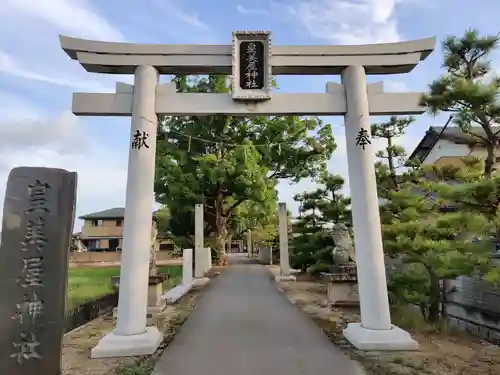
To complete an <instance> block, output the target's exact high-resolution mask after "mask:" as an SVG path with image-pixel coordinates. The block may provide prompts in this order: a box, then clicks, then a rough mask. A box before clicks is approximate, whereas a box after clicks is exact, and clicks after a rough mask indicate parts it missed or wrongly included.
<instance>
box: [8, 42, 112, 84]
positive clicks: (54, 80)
mask: <svg viewBox="0 0 500 375" xmlns="http://www.w3.org/2000/svg"><path fill="white" fill-rule="evenodd" d="M62 53H63V52H62V50H61V54H62ZM0 73H4V74H8V75H11V76H14V77H18V78H23V79H27V80H32V81H39V82H45V83H50V84H54V85H57V86H65V87H73V88H75V89H80V90H85V91H97V92H102V91H110V90H112V88H113V86H112V85H105V84H103V83H101V82H98V81H94V80H91V79H83V78H78V77H76V76H74V75H73V76H68V77H66V78H65V77H64V76H65V75H66V76H67V75H68V74H64V72H61V71H59V72H58V73H56V72H53V73H52V74H50V73H48V74H47V73H44V72H37V71H36V69H27V68H24V67H23V66H22V64H21V63H20V62H19V61H17V60H16V59H14V57H12V56H10V55H8V54H7V53H5V52H3V51H1V50H0Z"/></svg>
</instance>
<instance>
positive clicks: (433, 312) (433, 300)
mask: <svg viewBox="0 0 500 375" xmlns="http://www.w3.org/2000/svg"><path fill="white" fill-rule="evenodd" d="M425 269H426V270H427V273H428V274H429V305H428V309H427V317H426V320H427V321H428V322H429V323H436V322H438V321H439V318H440V314H439V313H440V311H441V309H440V305H441V284H440V282H439V278H438V276H437V275H436V273H435V272H434V270H433V269H432V268H431V267H430V266H425Z"/></svg>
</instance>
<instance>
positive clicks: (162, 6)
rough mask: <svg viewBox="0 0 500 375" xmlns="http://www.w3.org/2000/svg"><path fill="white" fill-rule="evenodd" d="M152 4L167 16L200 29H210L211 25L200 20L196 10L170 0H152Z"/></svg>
mask: <svg viewBox="0 0 500 375" xmlns="http://www.w3.org/2000/svg"><path fill="white" fill-rule="evenodd" d="M151 3H152V5H153V6H154V7H155V8H156V9H157V10H158V11H160V12H161V13H162V14H164V15H165V16H170V17H174V18H177V19H179V20H181V21H182V22H184V23H186V24H188V25H190V26H193V27H196V28H198V29H209V28H210V27H209V26H208V25H207V24H206V23H204V22H203V21H201V20H200V17H199V15H198V14H197V13H195V12H188V11H186V10H184V9H182V8H181V7H180V6H179V5H177V4H175V2H174V1H171V0H170V1H169V0H151Z"/></svg>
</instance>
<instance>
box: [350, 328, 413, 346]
mask: <svg viewBox="0 0 500 375" xmlns="http://www.w3.org/2000/svg"><path fill="white" fill-rule="evenodd" d="M342 333H343V334H344V337H345V338H346V339H347V341H349V342H350V343H351V344H352V345H354V346H355V347H356V348H357V349H359V350H383V351H398V350H418V342H416V341H415V340H413V338H412V337H411V336H410V334H409V333H408V332H406V331H404V330H402V329H401V328H399V327H396V326H392V328H391V329H387V330H374V329H366V328H363V327H362V326H361V323H349V324H348V325H347V328H346V329H344V331H343V332H342Z"/></svg>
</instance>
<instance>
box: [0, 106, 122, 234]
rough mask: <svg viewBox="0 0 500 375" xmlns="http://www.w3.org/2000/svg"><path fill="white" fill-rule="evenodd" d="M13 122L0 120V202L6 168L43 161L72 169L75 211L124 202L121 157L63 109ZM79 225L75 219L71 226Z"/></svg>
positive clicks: (89, 210) (45, 165)
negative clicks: (56, 115) (75, 181)
mask: <svg viewBox="0 0 500 375" xmlns="http://www.w3.org/2000/svg"><path fill="white" fill-rule="evenodd" d="M11 125H12V124H11ZM14 125H15V126H5V124H0V140H1V141H2V144H0V160H1V162H0V202H1V203H2V204H3V199H4V195H5V187H6V183H7V177H8V173H9V171H10V170H11V169H12V168H14V167H18V166H33V167H37V166H43V167H52V168H62V169H66V170H69V171H74V172H77V173H78V201H77V212H76V214H77V216H79V215H82V214H84V213H88V212H93V211H99V210H103V209H107V208H110V207H116V206H123V205H124V201H125V185H126V178H127V173H126V163H127V159H126V158H123V157H120V155H119V154H117V153H116V152H112V151H110V149H109V148H106V147H103V146H99V145H96V144H93V143H92V142H90V140H89V139H87V138H86V137H85V136H84V132H83V131H82V130H83V129H82V127H81V124H80V123H79V122H78V121H77V119H76V118H75V117H74V116H73V115H71V114H69V113H63V114H62V115H61V117H60V118H59V119H57V120H54V121H45V122H40V121H39V122H29V121H25V122H19V123H18V124H14ZM0 215H1V214H0ZM0 219H1V218H0ZM80 225H81V223H79V222H78V223H77V225H76V228H79V226H80Z"/></svg>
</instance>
